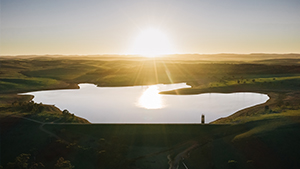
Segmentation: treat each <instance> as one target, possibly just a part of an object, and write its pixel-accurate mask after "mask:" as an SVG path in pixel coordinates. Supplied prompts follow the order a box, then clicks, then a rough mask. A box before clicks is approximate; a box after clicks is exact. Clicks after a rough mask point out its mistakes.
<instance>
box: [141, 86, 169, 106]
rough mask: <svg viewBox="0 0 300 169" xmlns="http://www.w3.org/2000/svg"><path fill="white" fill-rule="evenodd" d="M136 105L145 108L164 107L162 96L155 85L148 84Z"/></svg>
mask: <svg viewBox="0 0 300 169" xmlns="http://www.w3.org/2000/svg"><path fill="white" fill-rule="evenodd" d="M138 106H139V107H143V108H146V109H161V108H163V107H164V105H163V100H162V96H161V95H160V94H159V90H158V87H157V86H149V87H148V88H147V89H146V90H145V91H144V92H143V94H142V95H141V97H140V98H139V101H138Z"/></svg>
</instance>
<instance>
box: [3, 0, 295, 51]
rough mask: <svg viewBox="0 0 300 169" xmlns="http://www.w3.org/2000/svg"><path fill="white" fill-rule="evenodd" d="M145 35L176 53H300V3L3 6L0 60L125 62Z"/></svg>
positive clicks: (212, 0)
mask: <svg viewBox="0 0 300 169" xmlns="http://www.w3.org/2000/svg"><path fill="white" fill-rule="evenodd" d="M147 28H156V29H159V30H161V31H162V32H164V33H165V35H166V36H167V37H168V39H169V41H170V42H171V43H172V45H173V47H174V51H175V52H176V53H255V52H266V53H300V0H110V1H108V0H107V1H100V0H1V55H6V54H12V55H16V54H126V53H128V52H130V46H131V45H132V44H133V41H134V39H136V37H137V36H138V35H139V32H140V31H142V30H145V29H147Z"/></svg>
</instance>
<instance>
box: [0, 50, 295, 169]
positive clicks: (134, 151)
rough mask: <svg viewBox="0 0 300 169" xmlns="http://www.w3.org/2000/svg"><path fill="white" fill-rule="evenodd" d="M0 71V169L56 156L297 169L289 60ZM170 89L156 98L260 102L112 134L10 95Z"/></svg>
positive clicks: (79, 64) (45, 65) (96, 60)
mask: <svg viewBox="0 0 300 169" xmlns="http://www.w3.org/2000/svg"><path fill="white" fill-rule="evenodd" d="M0 68H1V69H0V122H1V123H0V126H1V147H0V151H1V156H0V159H1V160H0V162H1V163H0V166H2V167H4V168H9V167H11V168H22V165H25V164H27V168H30V167H36V168H39V167H40V168H43V167H42V165H41V164H40V163H42V164H43V165H44V166H45V167H44V168H53V167H54V166H55V164H56V163H57V161H58V159H59V158H60V157H63V158H64V160H65V163H66V164H68V162H69V163H71V164H72V165H73V166H75V168H132V169H134V168H169V167H170V166H171V165H173V166H177V165H178V167H179V168H184V166H183V163H182V162H184V163H185V164H186V165H187V166H188V167H189V168H200V167H201V168H299V167H300V162H299V160H298V159H299V158H300V153H299V152H300V151H299V150H300V147H299V145H298V143H299V141H300V134H299V133H300V91H299V90H300V56H299V55H296V54H290V55H267V54H265V55H264V54H251V55H229V54H228V55H227V54H223V55H222V54H220V55H199V56H198V55H174V56H172V57H171V56H169V57H165V58H156V59H147V58H138V57H129V56H128V57H122V56H110V57H107V56H98V57H96V56H95V57H50V56H48V57H30V56H22V57H21V56H18V57H0ZM178 82H186V83H187V84H189V85H191V86H192V88H190V89H180V90H176V91H167V92H163V93H164V94H198V93H207V92H220V93H231V92H258V93H265V94H268V95H269V97H270V100H268V101H267V102H266V103H264V104H261V105H257V106H254V107H251V108H247V109H244V110H241V111H238V112H236V113H234V114H233V115H231V116H229V117H226V118H221V119H218V120H216V121H214V122H213V123H212V124H206V125H201V124H190V125H184V124H181V125H172V124H168V125H167V124H156V125H154V124H140V125H138V124H123V125H121V124H118V125H117V124H89V122H88V121H86V120H84V119H81V118H78V117H76V116H74V115H72V114H70V113H68V112H67V113H65V112H62V110H59V109H58V108H56V107H55V106H53V105H44V104H42V103H34V102H32V101H31V99H32V96H26V95H17V93H22V92H29V91H38V90H49V89H62V88H63V89H67V88H72V89H75V88H78V86H77V84H78V83H94V84H96V85H98V86H132V85H148V84H157V83H166V84H169V83H178ZM79 123H80V124H79ZM22 154H23V155H22ZM24 154H25V155H24ZM26 154H27V155H28V154H30V157H28V158H27V155H26ZM25 157H26V158H25ZM183 158H184V160H183ZM20 159H23V160H20ZM20 161H22V162H21V163H20ZM9 162H10V163H9ZM69 167H70V166H69ZM23 168H24V167H23ZM25 168H26V167H25Z"/></svg>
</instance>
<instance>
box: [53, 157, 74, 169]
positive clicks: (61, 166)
mask: <svg viewBox="0 0 300 169" xmlns="http://www.w3.org/2000/svg"><path fill="white" fill-rule="evenodd" d="M55 168H56V169H72V168H74V166H72V164H71V162H70V161H69V160H65V159H64V158H63V157H60V158H59V159H58V160H57V162H56V164H55Z"/></svg>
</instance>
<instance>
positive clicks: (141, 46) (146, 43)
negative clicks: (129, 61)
mask: <svg viewBox="0 0 300 169" xmlns="http://www.w3.org/2000/svg"><path fill="white" fill-rule="evenodd" d="M132 53H133V54H138V55H142V56H146V57H157V56H159V55H165V54H172V53H174V50H173V48H172V46H171V43H170V41H169V39H168V37H167V36H166V34H165V33H164V32H162V31H161V30H159V29H156V28H148V29H145V30H143V31H141V32H140V33H139V35H138V36H137V37H136V39H135V41H134V43H133V49H132Z"/></svg>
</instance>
